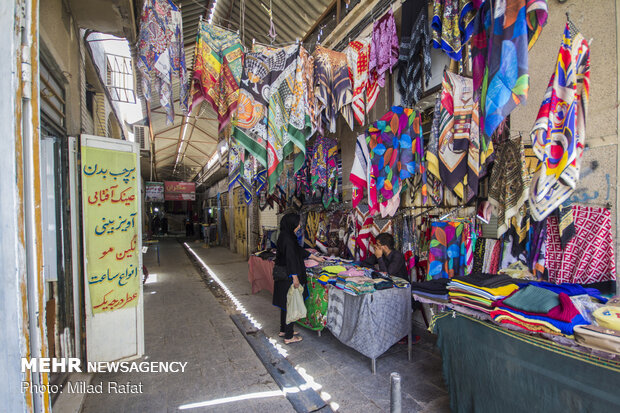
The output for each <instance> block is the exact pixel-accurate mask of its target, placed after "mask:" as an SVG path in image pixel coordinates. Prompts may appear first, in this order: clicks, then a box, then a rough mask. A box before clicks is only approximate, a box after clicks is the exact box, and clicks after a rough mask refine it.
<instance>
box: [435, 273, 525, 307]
mask: <svg viewBox="0 0 620 413" xmlns="http://www.w3.org/2000/svg"><path fill="white" fill-rule="evenodd" d="M447 289H448V291H449V296H450V302H451V303H453V304H456V305H460V306H463V307H467V308H471V309H474V310H477V311H481V312H483V313H487V314H490V313H491V311H492V310H493V301H495V300H498V299H502V298H505V297H506V296H508V295H510V294H512V293H513V292H514V291H516V290H518V289H519V287H518V286H517V285H516V284H515V283H514V281H513V280H512V278H510V277H509V276H507V275H491V274H472V275H471V276H467V277H455V278H453V279H452V280H451V281H450V282H449V283H448V286H447Z"/></svg>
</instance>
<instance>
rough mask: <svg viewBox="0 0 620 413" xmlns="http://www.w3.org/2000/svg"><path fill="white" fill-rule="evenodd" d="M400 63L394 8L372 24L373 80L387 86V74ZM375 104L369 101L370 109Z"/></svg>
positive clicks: (371, 56)
mask: <svg viewBox="0 0 620 413" xmlns="http://www.w3.org/2000/svg"><path fill="white" fill-rule="evenodd" d="M396 63H398V34H397V32H396V21H395V20H394V13H393V12H392V9H391V8H390V9H388V12H387V13H386V14H384V15H383V17H381V18H380V19H379V20H378V21H376V22H375V23H374V24H373V26H372V42H371V45H370V62H369V70H370V73H371V82H372V83H374V82H375V79H376V82H377V83H378V85H379V87H384V86H385V74H386V73H387V72H388V71H389V72H390V73H392V68H393V67H394V65H395V64H396ZM374 104H375V101H369V105H368V110H370V109H371V108H372V107H373V106H374Z"/></svg>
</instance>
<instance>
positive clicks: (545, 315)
mask: <svg viewBox="0 0 620 413" xmlns="http://www.w3.org/2000/svg"><path fill="white" fill-rule="evenodd" d="M493 306H494V307H496V308H495V309H494V310H493V311H492V312H491V317H492V318H493V320H495V321H496V322H498V323H503V324H510V325H513V326H516V327H518V328H521V329H523V330H526V331H531V332H538V333H548V334H553V335H561V334H565V335H572V334H573V329H574V328H575V326H577V325H584V324H589V323H588V322H587V321H586V320H585V319H584V318H583V316H582V315H581V313H580V312H579V310H577V308H576V307H575V305H574V304H573V302H572V301H571V299H570V297H569V296H568V295H567V294H565V293H563V292H562V293H559V294H557V293H555V292H553V291H551V290H549V289H546V288H541V287H537V286H535V285H527V286H525V287H524V288H522V289H520V290H518V291H515V292H514V293H513V294H512V295H510V296H508V297H506V298H504V299H501V300H496V301H495V302H494V303H493Z"/></svg>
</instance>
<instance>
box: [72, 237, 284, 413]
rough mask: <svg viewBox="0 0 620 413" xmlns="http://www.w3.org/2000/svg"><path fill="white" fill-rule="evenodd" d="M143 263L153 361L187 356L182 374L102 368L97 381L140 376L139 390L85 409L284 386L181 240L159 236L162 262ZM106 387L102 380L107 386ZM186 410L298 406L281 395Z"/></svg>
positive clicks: (167, 406) (99, 399)
mask: <svg viewBox="0 0 620 413" xmlns="http://www.w3.org/2000/svg"><path fill="white" fill-rule="evenodd" d="M152 250H153V249H152V248H151V249H150V250H149V253H147V256H146V257H145V264H146V266H147V268H148V269H149V272H150V274H151V276H150V277H149V280H148V282H147V284H146V285H145V286H144V296H145V297H144V298H145V302H144V324H145V349H146V357H145V358H147V360H149V361H187V362H188V364H187V366H186V371H185V373H149V374H146V373H142V374H133V373H132V374H130V373H122V374H121V373H119V374H98V375H95V377H94V378H93V381H92V384H97V383H100V382H104V383H105V382H107V381H117V382H119V383H124V382H126V381H128V380H130V381H131V382H133V383H139V382H141V383H142V384H143V389H144V393H143V394H139V395H114V394H98V395H89V396H88V397H87V398H86V401H85V402H84V407H83V410H82V411H83V412H86V413H91V412H92V413H105V412H114V413H121V412H132V413H134V412H136V413H138V412H139V413H141V412H178V411H179V408H180V407H181V406H184V405H188V404H191V403H199V402H204V401H212V400H217V399H222V398H228V397H234V396H242V395H247V394H250V393H263V392H270V391H271V392H273V391H277V390H279V388H278V386H277V385H276V383H275V382H274V381H273V379H272V378H271V376H270V375H269V373H268V372H267V370H266V369H265V368H264V366H263V365H262V363H261V362H260V360H259V359H258V358H257V357H256V355H255V353H254V351H253V350H252V348H251V347H250V346H249V345H248V343H247V342H246V340H245V339H244V338H243V336H242V334H241V332H240V331H239V329H238V328H237V327H236V326H235V325H234V324H233V322H232V320H231V319H230V317H229V315H228V314H227V313H226V311H225V309H224V308H223V307H222V306H221V305H220V303H219V302H218V300H217V299H216V298H215V297H214V295H213V294H212V293H211V292H210V291H209V289H208V288H207V287H206V285H205V283H204V281H203V280H202V278H200V276H199V275H198V273H197V272H196V270H195V268H194V266H193V264H192V263H191V262H190V260H189V259H188V257H187V255H186V253H185V251H184V250H183V247H182V245H181V244H179V243H178V242H177V241H176V240H165V241H162V245H161V250H160V258H161V266H158V265H157V259H156V257H155V254H154V252H153V251H152ZM105 387H106V385H105V384H104V388H105ZM185 411H188V412H241V411H243V412H294V410H293V409H292V407H291V404H290V403H289V402H288V401H287V400H286V399H285V398H284V397H283V396H275V397H266V398H259V399H252V400H241V401H234V402H227V403H220V404H216V405H214V406H210V407H201V408H189V409H187V410H185Z"/></svg>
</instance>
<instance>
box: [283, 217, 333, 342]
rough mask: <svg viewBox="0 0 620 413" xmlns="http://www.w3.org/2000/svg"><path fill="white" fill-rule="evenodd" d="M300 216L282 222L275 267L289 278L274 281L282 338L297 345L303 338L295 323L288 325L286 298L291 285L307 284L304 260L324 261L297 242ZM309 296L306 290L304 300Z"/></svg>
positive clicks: (284, 218)
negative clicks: (295, 329) (294, 327)
mask: <svg viewBox="0 0 620 413" xmlns="http://www.w3.org/2000/svg"><path fill="white" fill-rule="evenodd" d="M299 229H300V226H299V215H297V214H295V213H290V214H286V215H284V216H283V217H282V220H281V221H280V235H279V236H278V242H277V248H278V252H277V254H276V260H275V265H276V266H279V267H282V268H284V269H285V270H286V275H287V277H286V278H285V279H284V280H279V281H278V280H276V281H274V288H273V305H275V306H276V307H279V308H280V334H279V335H280V337H284V343H285V344H290V343H296V342H298V341H301V340H302V338H301V336H299V335H296V334H297V333H294V331H293V323H290V324H286V296H287V293H288V290H289V288H290V287H291V285H294V286H295V287H298V286H299V285H304V286H305V284H306V266H305V265H304V260H305V259H306V258H308V257H310V258H311V259H313V260H315V261H318V262H322V261H323V259H322V258H320V257H317V256H314V255H310V253H309V252H308V251H306V250H304V249H303V248H302V247H301V246H299V243H298V241H297V231H299ZM307 295H308V292H307V290H306V289H305V288H304V298H306V297H307Z"/></svg>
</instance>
